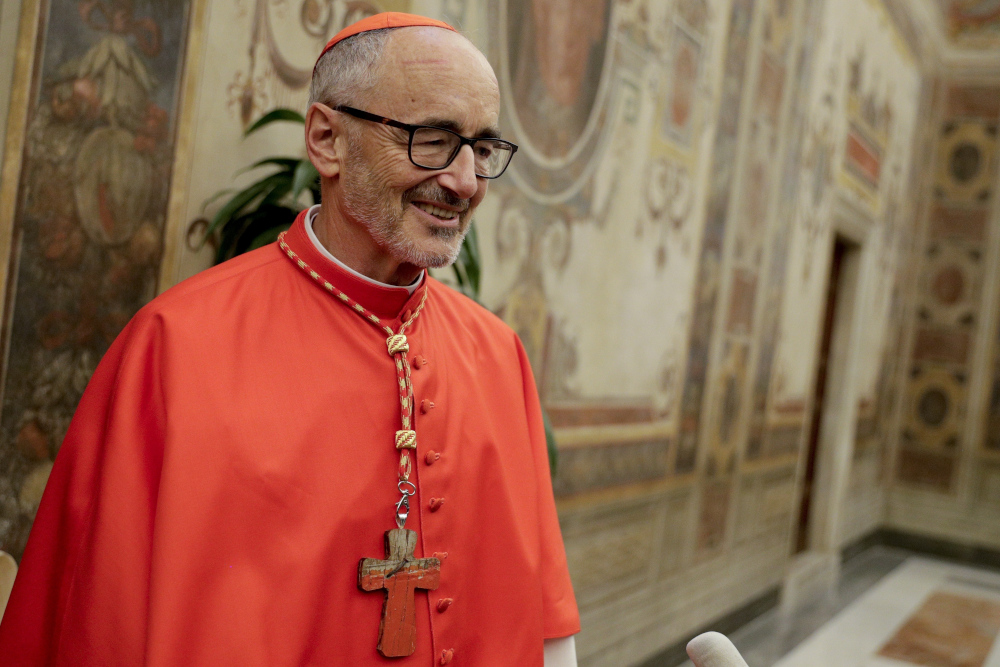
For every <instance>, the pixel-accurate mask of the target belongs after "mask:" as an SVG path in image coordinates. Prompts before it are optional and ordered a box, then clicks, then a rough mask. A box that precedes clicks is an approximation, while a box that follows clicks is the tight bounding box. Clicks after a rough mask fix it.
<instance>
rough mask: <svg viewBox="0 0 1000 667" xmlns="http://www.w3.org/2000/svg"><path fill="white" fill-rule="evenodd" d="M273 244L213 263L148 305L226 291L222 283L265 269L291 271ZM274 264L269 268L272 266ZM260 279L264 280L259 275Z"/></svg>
mask: <svg viewBox="0 0 1000 667" xmlns="http://www.w3.org/2000/svg"><path fill="white" fill-rule="evenodd" d="M276 248H277V245H276V244H274V243H271V244H268V245H266V246H264V247H263V248H258V249H256V250H251V251H250V252H248V253H245V254H242V255H239V256H237V257H233V258H232V259H229V260H226V261H225V262H223V263H222V264H216V265H215V266H212V267H209V268H207V269H205V270H204V271H200V272H199V273H196V274H195V275H193V276H191V277H190V278H187V279H186V280H182V281H181V282H179V283H177V284H176V285H174V286H173V287H171V288H170V289H168V290H167V291H165V292H164V293H163V294H161V295H159V296H158V297H156V298H155V299H153V300H152V301H151V302H150V304H148V305H152V304H157V305H161V306H165V305H167V304H169V303H171V302H173V301H178V300H184V299H185V298H187V297H190V296H191V295H192V294H193V293H195V292H200V291H202V290H205V289H212V288H219V289H226V288H227V286H226V283H227V282H229V281H231V280H239V279H247V278H251V277H253V276H254V274H261V272H267V271H268V269H274V268H277V269H279V270H281V269H285V268H288V269H291V268H293V267H292V266H291V264H290V262H289V261H288V258H286V257H285V256H284V255H283V254H282V253H280V252H277V251H276ZM275 264H276V265H277V266H276V267H275V266H272V265H275ZM260 277H264V275H261V276H260Z"/></svg>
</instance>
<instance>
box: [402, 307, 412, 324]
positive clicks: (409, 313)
mask: <svg viewBox="0 0 1000 667" xmlns="http://www.w3.org/2000/svg"><path fill="white" fill-rule="evenodd" d="M412 316H413V311H412V310H410V309H409V308H407V309H406V310H404V311H403V321H404V322H409V321H410V317H412Z"/></svg>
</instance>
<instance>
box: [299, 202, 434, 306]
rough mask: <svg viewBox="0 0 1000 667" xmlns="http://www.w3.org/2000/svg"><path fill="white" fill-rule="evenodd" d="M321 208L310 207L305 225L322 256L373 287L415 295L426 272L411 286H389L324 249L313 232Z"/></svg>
mask: <svg viewBox="0 0 1000 667" xmlns="http://www.w3.org/2000/svg"><path fill="white" fill-rule="evenodd" d="M319 207H320V205H319V204H316V205H315V206H312V207H310V209H309V210H308V211H307V212H306V220H305V223H306V234H308V235H309V240H310V241H312V244H313V245H314V246H316V250H318V251H319V252H320V254H322V255H323V256H324V257H326V258H327V259H328V260H330V261H331V262H333V263H334V264H336V265H337V266H339V267H340V268H342V269H343V270H344V271H347V272H348V273H350V274H351V275H353V276H356V277H358V278H360V279H361V280H364V281H365V282H367V283H371V284H372V285H377V286H378V287H388V288H389V289H405V290H406V291H407V292H409V293H410V294H413V293H414V292H416V291H417V288H418V287H420V284H421V283H423V282H424V274H425V273H427V272H426V271H421V272H420V275H419V276H417V279H416V280H414V281H413V283H412V284H410V285H387V284H386V283H380V282H379V281H377V280H372V279H371V278H369V277H368V276H366V275H364V274H361V273H358V272H357V271H355V270H354V269H352V268H351V267H349V266H348V265H347V264H344V263H343V262H341V261H340V260H339V259H337V258H336V257H334V256H333V255H332V254H330V251H329V250H327V249H326V247H324V245H323V244H322V243H320V242H319V239H318V238H317V237H316V232H315V231H313V220H315V219H316V215H317V214H318V213H319Z"/></svg>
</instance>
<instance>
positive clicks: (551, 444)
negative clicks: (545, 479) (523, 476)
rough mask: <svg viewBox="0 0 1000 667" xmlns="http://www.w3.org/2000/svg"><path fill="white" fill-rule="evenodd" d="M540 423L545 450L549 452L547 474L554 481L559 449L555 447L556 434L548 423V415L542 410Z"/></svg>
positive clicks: (550, 423)
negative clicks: (543, 428) (542, 425)
mask: <svg viewBox="0 0 1000 667" xmlns="http://www.w3.org/2000/svg"><path fill="white" fill-rule="evenodd" d="M542 423H544V424H545V448H546V449H547V450H548V451H549V474H550V475H552V478H553V479H555V476H556V467H557V466H558V465H559V449H558V447H556V432H555V430H554V429H553V428H552V422H550V421H549V413H547V412H545V408H542Z"/></svg>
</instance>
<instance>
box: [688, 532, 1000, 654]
mask: <svg viewBox="0 0 1000 667" xmlns="http://www.w3.org/2000/svg"><path fill="white" fill-rule="evenodd" d="M998 634H1000V572H998V571H996V570H987V569H980V568H975V567H968V566H962V565H955V564H951V563H947V562H944V561H939V560H934V559H932V558H927V557H924V556H917V555H914V554H912V553H910V552H907V551H903V550H899V549H890V548H886V547H875V548H872V549H870V550H868V551H867V552H865V553H863V554H861V555H859V556H857V557H855V558H854V559H852V560H851V561H850V562H848V563H846V564H845V565H844V567H843V569H842V571H841V578H840V584H839V586H838V589H837V591H836V593H835V594H834V595H833V596H830V597H829V598H826V599H822V600H817V601H816V602H814V603H813V604H812V605H810V606H808V607H806V608H804V609H800V610H798V611H797V612H796V613H795V615H794V617H792V618H785V617H783V616H782V614H781V612H780V611H779V610H778V609H775V610H772V611H770V612H768V613H766V614H764V615H763V616H760V617H758V618H757V619H755V620H754V621H753V622H751V623H749V624H748V625H746V626H744V627H743V628H740V629H739V630H737V631H736V632H734V633H732V634H731V635H730V638H731V639H732V640H733V643H734V644H736V646H737V648H739V650H740V652H741V653H742V654H743V656H744V658H745V659H746V661H747V664H748V665H749V666H750V667H772V666H775V667H912V666H914V665H916V666H918V667H1000V640H998ZM690 664H691V663H690V662H689V663H687V665H690Z"/></svg>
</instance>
